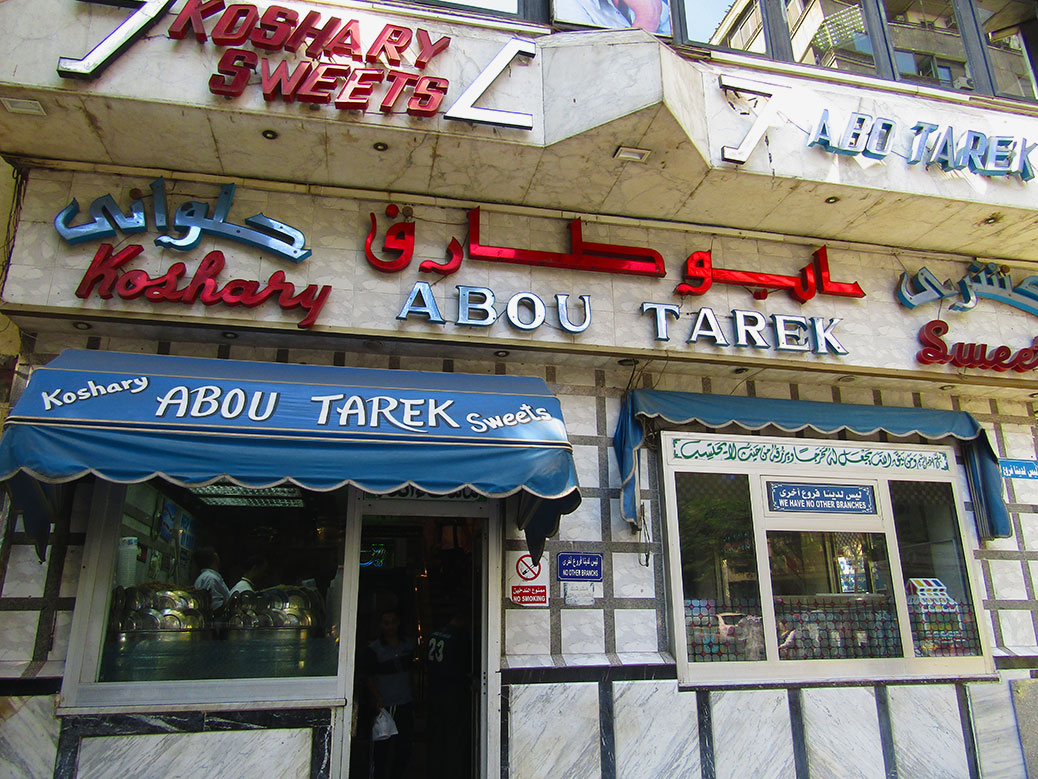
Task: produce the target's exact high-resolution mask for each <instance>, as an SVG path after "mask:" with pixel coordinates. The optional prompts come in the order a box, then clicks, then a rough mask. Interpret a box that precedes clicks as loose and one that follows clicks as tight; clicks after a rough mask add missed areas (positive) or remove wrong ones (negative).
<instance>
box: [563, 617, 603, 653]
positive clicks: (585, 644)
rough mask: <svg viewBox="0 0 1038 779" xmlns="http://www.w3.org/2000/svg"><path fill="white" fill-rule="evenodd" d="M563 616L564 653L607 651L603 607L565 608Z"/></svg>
mask: <svg viewBox="0 0 1038 779" xmlns="http://www.w3.org/2000/svg"><path fill="white" fill-rule="evenodd" d="M561 618H562V651H563V653H564V654H567V655H572V654H595V653H602V652H605V614H604V612H603V611H602V610H601V609H564V610H563V612H562V615H561Z"/></svg>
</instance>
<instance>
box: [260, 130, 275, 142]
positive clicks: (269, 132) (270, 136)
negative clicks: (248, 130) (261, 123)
mask: <svg viewBox="0 0 1038 779" xmlns="http://www.w3.org/2000/svg"><path fill="white" fill-rule="evenodd" d="M260 135H262V136H263V137H264V138H266V139H267V140H268V141H273V140H274V139H275V138H277V137H278V131H277V130H264V131H263V132H262V133H260Z"/></svg>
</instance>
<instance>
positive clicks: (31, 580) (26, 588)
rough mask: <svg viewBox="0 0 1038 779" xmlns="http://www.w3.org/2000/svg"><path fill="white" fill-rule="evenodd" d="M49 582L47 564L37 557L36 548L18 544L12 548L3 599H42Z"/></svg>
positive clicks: (5, 575) (5, 576) (5, 577)
mask: <svg viewBox="0 0 1038 779" xmlns="http://www.w3.org/2000/svg"><path fill="white" fill-rule="evenodd" d="M46 581H47V564H46V563H41V562H40V559H39V558H38V557H37V556H36V548H35V547H32V546H25V545H22V544H18V545H16V546H12V547H11V556H10V558H9V560H8V563H7V572H6V573H5V574H4V589H3V593H2V594H3V597H5V598H40V597H42V596H43V587H44V585H45V584H46Z"/></svg>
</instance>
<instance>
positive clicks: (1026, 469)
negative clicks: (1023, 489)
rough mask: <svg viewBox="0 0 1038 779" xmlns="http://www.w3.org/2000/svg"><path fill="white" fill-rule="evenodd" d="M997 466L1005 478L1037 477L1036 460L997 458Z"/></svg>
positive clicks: (1037, 462)
mask: <svg viewBox="0 0 1038 779" xmlns="http://www.w3.org/2000/svg"><path fill="white" fill-rule="evenodd" d="M998 467H999V468H1000V469H1001V470H1002V476H1003V477H1004V478H1006V479H1038V461H1036V460H999V461H998Z"/></svg>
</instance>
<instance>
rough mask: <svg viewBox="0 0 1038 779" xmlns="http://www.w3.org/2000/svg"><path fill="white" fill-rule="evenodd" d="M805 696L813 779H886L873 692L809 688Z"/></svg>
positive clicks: (805, 732)
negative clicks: (815, 778) (835, 778)
mask: <svg viewBox="0 0 1038 779" xmlns="http://www.w3.org/2000/svg"><path fill="white" fill-rule="evenodd" d="M802 695H803V697H802V701H803V706H802V711H803V717H804V734H805V740H806V742H807V765H808V770H809V771H810V773H811V776H814V777H841V778H846V779H850V778H851V777H860V779H883V777H884V776H885V775H886V771H885V770H884V766H883V745H882V743H881V741H880V737H879V716H878V714H877V712H876V694H875V692H873V690H872V688H870V687H833V688H817V689H812V688H807V689H805V690H804V691H803V694H802Z"/></svg>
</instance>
